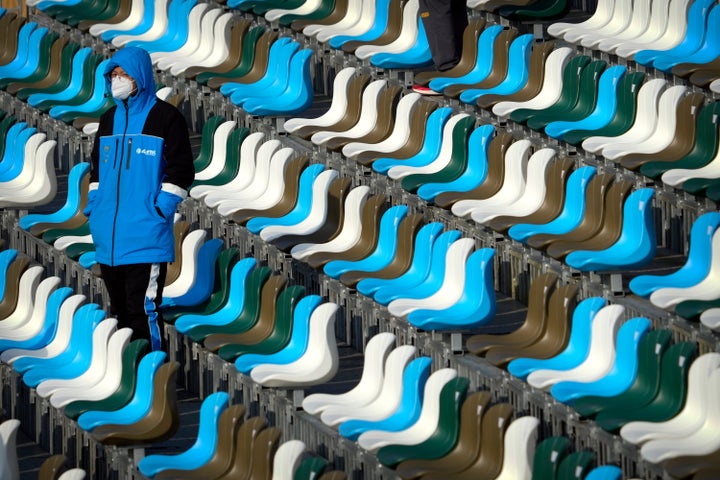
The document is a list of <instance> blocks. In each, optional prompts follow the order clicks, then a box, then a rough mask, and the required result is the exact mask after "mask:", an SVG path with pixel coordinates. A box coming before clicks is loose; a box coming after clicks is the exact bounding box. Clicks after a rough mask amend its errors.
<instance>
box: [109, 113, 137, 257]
mask: <svg viewBox="0 0 720 480" xmlns="http://www.w3.org/2000/svg"><path fill="white" fill-rule="evenodd" d="M128 120H129V113H128V110H127V100H126V101H125V131H123V135H122V136H123V140H122V142H121V144H122V148H121V149H120V158H123V156H124V154H125V152H124V150H125V135H127V127H128ZM130 145H132V139H130V141H129V142H128V153H127V165H126V167H125V168H129V167H130ZM115 155H117V152H116V153H115ZM122 171H123V169H122V163H121V164H120V168H118V174H117V188H116V189H115V191H116V194H115V195H116V196H115V215H114V216H113V229H112V241H111V243H110V263H111V264H112V265H111V266H115V231H116V230H117V217H118V213H119V211H120V176H121V175H122Z"/></svg>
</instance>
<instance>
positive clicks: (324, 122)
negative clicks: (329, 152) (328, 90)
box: [283, 67, 358, 133]
mask: <svg viewBox="0 0 720 480" xmlns="http://www.w3.org/2000/svg"><path fill="white" fill-rule="evenodd" d="M357 78H358V76H357V72H356V69H355V68H354V67H346V68H343V69H342V70H340V71H339V72H338V73H337V74H336V75H335V78H334V79H333V96H332V99H331V103H330V106H329V107H328V109H327V110H326V111H325V112H324V113H323V114H322V115H320V116H319V117H316V118H290V119H288V120H286V121H285V123H284V125H283V128H284V129H285V131H286V132H288V133H296V132H298V131H299V130H300V129H303V128H304V129H308V128H317V129H321V128H322V127H329V126H331V125H334V124H335V123H337V122H338V121H340V119H342V117H343V116H344V114H345V111H346V109H347V107H348V88H349V86H350V84H351V83H352V81H353V79H357Z"/></svg>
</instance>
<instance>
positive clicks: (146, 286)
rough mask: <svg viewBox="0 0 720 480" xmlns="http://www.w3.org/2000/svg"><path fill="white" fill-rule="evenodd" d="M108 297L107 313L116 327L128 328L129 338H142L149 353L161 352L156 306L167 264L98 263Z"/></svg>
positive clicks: (161, 331) (159, 317)
mask: <svg viewBox="0 0 720 480" xmlns="http://www.w3.org/2000/svg"><path fill="white" fill-rule="evenodd" d="M100 272H101V274H102V278H103V282H104V283H105V288H107V291H108V294H109V295H110V314H111V315H112V316H113V317H115V318H117V321H118V328H125V327H130V328H132V330H133V335H132V339H133V340H135V339H138V338H145V339H147V340H148V341H149V342H150V345H151V347H152V349H153V350H162V349H163V345H162V342H163V336H164V325H163V318H162V312H161V311H160V303H161V302H162V290H163V286H164V284H165V276H166V274H167V263H139V264H134V265H118V266H114V267H111V266H109V265H103V264H100Z"/></svg>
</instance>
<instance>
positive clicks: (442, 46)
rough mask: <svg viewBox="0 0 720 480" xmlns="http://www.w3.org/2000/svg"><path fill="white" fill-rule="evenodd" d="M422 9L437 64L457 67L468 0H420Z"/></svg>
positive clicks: (445, 67) (444, 68)
mask: <svg viewBox="0 0 720 480" xmlns="http://www.w3.org/2000/svg"><path fill="white" fill-rule="evenodd" d="M419 13H420V18H421V19H422V22H423V27H425V34H426V35H427V39H428V44H429V46H430V53H431V54H432V59H433V63H434V64H435V68H437V69H438V70H440V71H443V70H448V69H450V68H452V67H454V66H455V65H456V64H457V63H458V61H460V56H461V55H462V38H463V32H464V31H465V28H466V27H467V26H468V18H467V7H466V4H465V0H420V12H419Z"/></svg>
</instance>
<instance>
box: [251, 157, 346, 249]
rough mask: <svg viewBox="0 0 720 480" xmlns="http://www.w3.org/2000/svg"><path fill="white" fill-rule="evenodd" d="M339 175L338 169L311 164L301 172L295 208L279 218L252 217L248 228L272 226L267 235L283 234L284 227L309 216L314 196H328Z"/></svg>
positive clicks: (256, 231)
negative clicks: (329, 189)
mask: <svg viewBox="0 0 720 480" xmlns="http://www.w3.org/2000/svg"><path fill="white" fill-rule="evenodd" d="M337 175H338V173H337V171H335V170H325V166H324V165H322V164H313V165H310V166H309V167H308V168H306V169H305V170H303V172H302V173H301V174H300V183H299V189H298V198H297V202H296V203H295V206H294V207H293V209H292V210H291V211H290V212H288V213H287V214H285V215H283V216H282V217H278V218H271V217H255V218H252V219H250V220H249V221H248V222H247V224H246V227H247V229H248V230H250V231H251V232H253V233H261V232H263V231H265V230H266V229H267V228H269V227H272V228H271V229H270V230H268V232H267V234H266V236H268V237H269V236H270V234H271V233H273V232H275V233H276V234H279V235H282V229H283V228H285V227H287V226H290V225H295V224H297V223H300V222H301V221H302V220H303V219H305V218H307V217H308V214H309V213H310V211H311V209H312V206H313V197H316V198H318V199H320V198H323V197H325V198H326V197H327V188H329V185H330V183H331V182H332V181H333V180H334V179H335V177H336V176H337ZM316 184H317V186H318V187H317V190H316V188H315V185H316Z"/></svg>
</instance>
